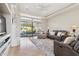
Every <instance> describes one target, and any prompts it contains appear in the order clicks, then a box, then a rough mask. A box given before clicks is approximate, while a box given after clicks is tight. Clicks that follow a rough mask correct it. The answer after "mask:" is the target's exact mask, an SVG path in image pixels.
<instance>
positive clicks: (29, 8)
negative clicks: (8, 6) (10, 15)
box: [13, 3, 71, 17]
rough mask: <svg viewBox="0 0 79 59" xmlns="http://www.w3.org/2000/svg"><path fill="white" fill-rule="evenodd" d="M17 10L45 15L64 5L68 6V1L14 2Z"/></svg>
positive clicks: (29, 13)
mask: <svg viewBox="0 0 79 59" xmlns="http://www.w3.org/2000/svg"><path fill="white" fill-rule="evenodd" d="M13 5H16V8H15V9H16V10H17V12H20V13H25V14H28V15H32V16H39V17H45V16H48V15H50V14H51V13H52V14H53V13H55V12H56V11H58V10H61V9H63V8H65V7H68V6H70V5H71V4H70V3H16V4H13Z"/></svg>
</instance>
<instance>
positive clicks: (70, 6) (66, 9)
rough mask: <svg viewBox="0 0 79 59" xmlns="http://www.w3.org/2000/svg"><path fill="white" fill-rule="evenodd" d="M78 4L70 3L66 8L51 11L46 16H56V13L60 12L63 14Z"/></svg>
mask: <svg viewBox="0 0 79 59" xmlns="http://www.w3.org/2000/svg"><path fill="white" fill-rule="evenodd" d="M78 5H79V4H76V3H73V4H70V5H68V6H67V7H64V8H62V9H60V10H57V11H55V12H53V13H51V14H49V15H47V16H45V17H46V18H47V19H48V18H51V17H54V16H56V15H60V14H62V13H63V12H65V11H68V10H70V9H71V8H73V7H75V6H78Z"/></svg>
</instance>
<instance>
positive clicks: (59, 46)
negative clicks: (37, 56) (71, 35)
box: [54, 40, 79, 56]
mask: <svg viewBox="0 0 79 59" xmlns="http://www.w3.org/2000/svg"><path fill="white" fill-rule="evenodd" d="M77 42H78V40H76V41H74V42H73V43H72V44H70V45H67V44H64V43H63V42H59V41H57V40H54V54H55V55H56V56H79V43H78V44H77V45H75V44H76V43H77ZM76 46H78V48H77V47H76ZM74 47H75V49H74ZM77 49H78V50H77Z"/></svg>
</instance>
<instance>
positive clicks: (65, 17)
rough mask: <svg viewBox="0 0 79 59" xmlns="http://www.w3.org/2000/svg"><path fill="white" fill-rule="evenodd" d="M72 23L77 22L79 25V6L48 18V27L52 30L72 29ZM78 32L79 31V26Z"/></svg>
mask: <svg viewBox="0 0 79 59" xmlns="http://www.w3.org/2000/svg"><path fill="white" fill-rule="evenodd" d="M72 24H76V25H77V26H78V27H79V6H77V7H74V8H72V9H70V10H68V11H66V12H63V13H62V14H59V15H57V16H54V17H51V18H50V19H48V27H49V29H50V30H55V29H56V30H57V29H66V30H71V26H72ZM77 32H79V28H78V29H77Z"/></svg>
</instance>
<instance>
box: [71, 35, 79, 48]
mask: <svg viewBox="0 0 79 59" xmlns="http://www.w3.org/2000/svg"><path fill="white" fill-rule="evenodd" d="M78 41H79V35H78V36H77V37H76V38H75V40H74V41H73V42H72V43H71V44H70V46H72V47H74V46H75V44H76V43H77V42H78Z"/></svg>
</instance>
